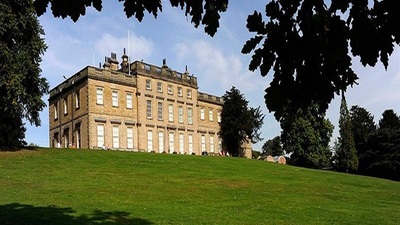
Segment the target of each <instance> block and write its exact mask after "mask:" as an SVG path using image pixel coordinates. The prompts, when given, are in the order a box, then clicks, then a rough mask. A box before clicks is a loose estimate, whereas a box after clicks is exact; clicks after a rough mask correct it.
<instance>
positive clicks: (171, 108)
mask: <svg viewBox="0 0 400 225" xmlns="http://www.w3.org/2000/svg"><path fill="white" fill-rule="evenodd" d="M168 121H169V122H174V105H172V104H169V105H168Z"/></svg>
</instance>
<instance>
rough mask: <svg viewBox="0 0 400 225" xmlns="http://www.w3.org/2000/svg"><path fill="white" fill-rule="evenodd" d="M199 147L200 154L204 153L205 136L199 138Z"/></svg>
mask: <svg viewBox="0 0 400 225" xmlns="http://www.w3.org/2000/svg"><path fill="white" fill-rule="evenodd" d="M200 146H201V152H205V151H206V136H204V135H201V137H200Z"/></svg>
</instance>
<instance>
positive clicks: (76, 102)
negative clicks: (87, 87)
mask: <svg viewBox="0 0 400 225" xmlns="http://www.w3.org/2000/svg"><path fill="white" fill-rule="evenodd" d="M79 107H80V94H79V90H78V91H76V92H75V109H79Z"/></svg>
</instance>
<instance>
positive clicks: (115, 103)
mask: <svg viewBox="0 0 400 225" xmlns="http://www.w3.org/2000/svg"><path fill="white" fill-rule="evenodd" d="M111 97H112V106H113V107H118V91H112V94H111Z"/></svg>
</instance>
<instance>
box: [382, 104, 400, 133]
mask: <svg viewBox="0 0 400 225" xmlns="http://www.w3.org/2000/svg"><path fill="white" fill-rule="evenodd" d="M385 129H387V130H399V129H400V117H399V116H398V115H397V114H396V113H395V112H394V111H393V109H387V110H385V111H384V112H383V114H382V119H380V120H379V130H385Z"/></svg>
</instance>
